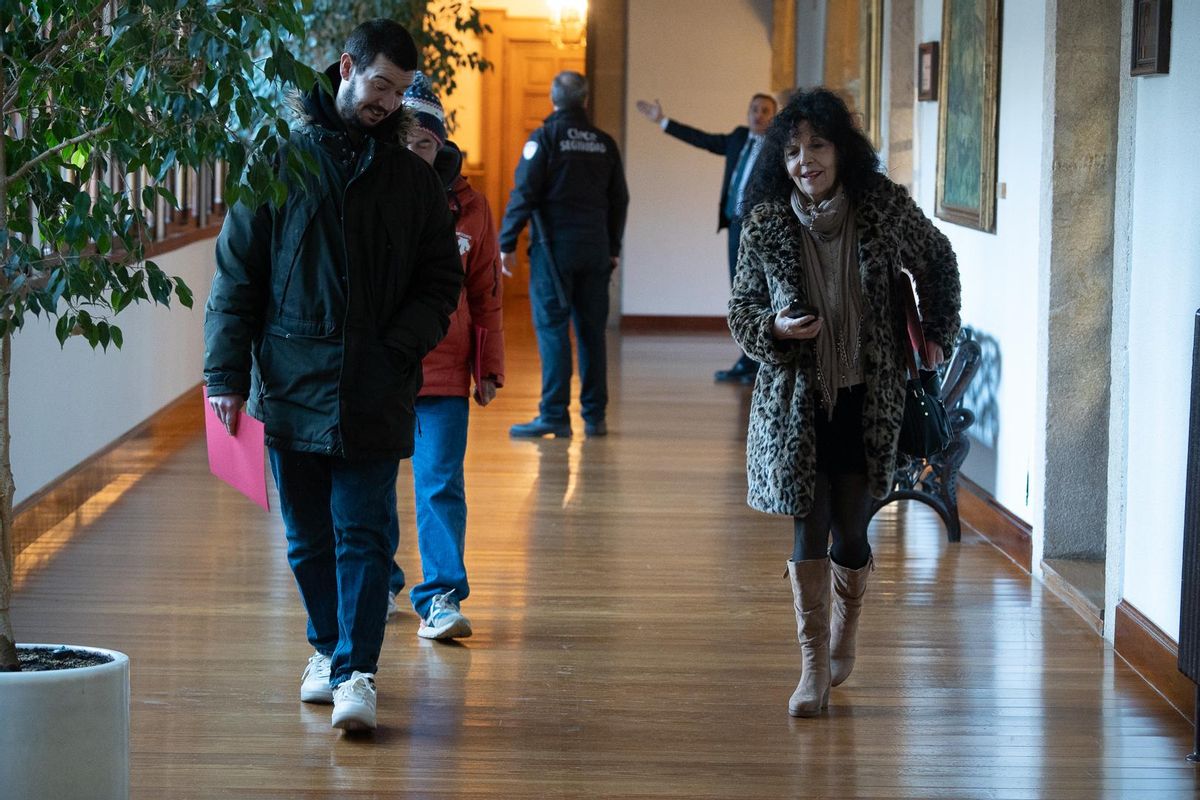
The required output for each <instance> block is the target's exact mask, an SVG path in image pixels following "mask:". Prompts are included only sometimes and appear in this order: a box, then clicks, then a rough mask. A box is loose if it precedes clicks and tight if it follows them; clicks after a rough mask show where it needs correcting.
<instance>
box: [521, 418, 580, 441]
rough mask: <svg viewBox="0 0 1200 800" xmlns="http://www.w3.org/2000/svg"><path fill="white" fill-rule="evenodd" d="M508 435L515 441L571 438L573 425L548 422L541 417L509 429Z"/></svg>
mask: <svg viewBox="0 0 1200 800" xmlns="http://www.w3.org/2000/svg"><path fill="white" fill-rule="evenodd" d="M508 435H509V436H511V437H513V438H514V439H538V438H541V437H542V436H553V437H554V438H556V439H558V438H570V436H571V423H569V422H546V421H545V420H543V419H542V418H541V417H534V418H533V419H531V420H530V421H529V422H525V423H522V424H520V425H513V426H512V427H511V428H509V429H508Z"/></svg>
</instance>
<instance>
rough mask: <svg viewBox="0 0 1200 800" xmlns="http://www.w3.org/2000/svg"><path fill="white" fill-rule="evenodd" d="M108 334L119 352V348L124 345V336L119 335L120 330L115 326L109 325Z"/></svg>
mask: <svg viewBox="0 0 1200 800" xmlns="http://www.w3.org/2000/svg"><path fill="white" fill-rule="evenodd" d="M108 332H109V334H110V335H111V336H112V343H113V345H114V346H116V348H117V349H118V350H120V349H121V346H122V345H124V344H125V334H123V333H121V329H120V328H118V327H117V326H116V325H110V326H109V327H108Z"/></svg>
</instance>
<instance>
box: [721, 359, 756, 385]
mask: <svg viewBox="0 0 1200 800" xmlns="http://www.w3.org/2000/svg"><path fill="white" fill-rule="evenodd" d="M757 374H758V362H757V361H755V360H753V359H750V358H746V357H745V356H742V357H741V358H739V359H738V360H737V363H736V364H734V365H733V366H732V367H730V368H729V369H719V370H717V371H716V372H715V373H713V379H714V380H716V382H717V383H754V376H756V375H757Z"/></svg>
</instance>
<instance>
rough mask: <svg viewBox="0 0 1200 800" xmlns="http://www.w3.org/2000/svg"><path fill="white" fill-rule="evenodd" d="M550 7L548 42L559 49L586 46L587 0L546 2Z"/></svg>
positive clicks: (553, 0)
mask: <svg viewBox="0 0 1200 800" xmlns="http://www.w3.org/2000/svg"><path fill="white" fill-rule="evenodd" d="M547 2H548V4H549V6H550V41H551V42H553V44H554V46H555V47H557V48H559V49H561V50H567V49H574V48H578V47H584V46H586V45H587V0H547Z"/></svg>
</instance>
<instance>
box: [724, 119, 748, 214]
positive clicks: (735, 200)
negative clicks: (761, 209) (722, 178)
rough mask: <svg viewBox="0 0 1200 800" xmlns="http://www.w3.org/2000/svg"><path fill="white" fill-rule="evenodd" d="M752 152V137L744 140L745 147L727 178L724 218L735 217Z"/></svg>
mask: <svg viewBox="0 0 1200 800" xmlns="http://www.w3.org/2000/svg"><path fill="white" fill-rule="evenodd" d="M753 152H754V137H753V136H751V137H749V138H747V139H746V146H745V147H743V148H742V152H741V153H740V154H739V155H738V160H737V164H736V165H735V166H734V168H733V175H732V176H730V178H729V189H728V191H726V193H725V216H727V217H729V218H730V219H733V218H734V217H736V216H737V213H738V206H740V205H741V202H742V182H743V181H744V180H745V179H746V167H747V165H748V164H749V163H750V154H751V153H753Z"/></svg>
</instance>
